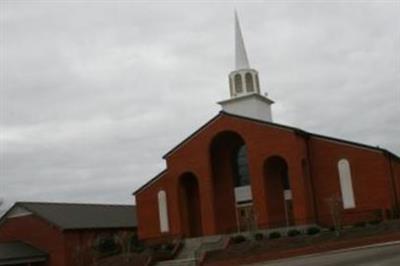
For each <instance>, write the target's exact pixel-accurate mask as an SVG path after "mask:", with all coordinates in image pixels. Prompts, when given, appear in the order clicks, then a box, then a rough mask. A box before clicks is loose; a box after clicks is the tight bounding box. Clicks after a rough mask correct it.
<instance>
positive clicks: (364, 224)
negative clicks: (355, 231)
mask: <svg viewBox="0 0 400 266" xmlns="http://www.w3.org/2000/svg"><path fill="white" fill-rule="evenodd" d="M366 225H367V223H366V222H358V223H355V224H354V227H365V226H366Z"/></svg>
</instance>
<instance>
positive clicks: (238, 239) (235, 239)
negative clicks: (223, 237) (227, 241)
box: [231, 235, 246, 244]
mask: <svg viewBox="0 0 400 266" xmlns="http://www.w3.org/2000/svg"><path fill="white" fill-rule="evenodd" d="M231 239H232V241H233V243H235V244H238V243H241V242H244V241H246V237H245V236H242V235H236V236H233V237H232V238H231Z"/></svg>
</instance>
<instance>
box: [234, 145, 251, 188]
mask: <svg viewBox="0 0 400 266" xmlns="http://www.w3.org/2000/svg"><path fill="white" fill-rule="evenodd" d="M234 160H235V164H234V165H235V168H236V169H235V170H236V176H235V187H241V186H248V185H250V173H249V162H248V159H247V149H246V145H242V146H241V147H240V148H239V149H238V151H237V153H236V154H235V158H234Z"/></svg>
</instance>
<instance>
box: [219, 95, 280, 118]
mask: <svg viewBox="0 0 400 266" xmlns="http://www.w3.org/2000/svg"><path fill="white" fill-rule="evenodd" d="M273 103H274V102H273V101H272V100H270V99H269V98H267V97H265V96H262V95H260V94H258V93H251V94H246V95H243V96H239V97H234V98H231V99H228V100H224V101H220V102H218V104H219V105H221V106H222V110H223V111H224V112H227V113H230V114H234V115H239V116H245V117H249V118H253V119H258V120H262V121H267V122H272V112H271V105H272V104H273Z"/></svg>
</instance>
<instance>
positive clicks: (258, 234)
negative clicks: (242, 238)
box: [254, 233, 264, 241]
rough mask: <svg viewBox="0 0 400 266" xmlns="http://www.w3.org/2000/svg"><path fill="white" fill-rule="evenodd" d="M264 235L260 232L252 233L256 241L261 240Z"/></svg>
mask: <svg viewBox="0 0 400 266" xmlns="http://www.w3.org/2000/svg"><path fill="white" fill-rule="evenodd" d="M263 238H264V235H263V234H262V233H256V234H254V239H255V240H257V241H260V240H263Z"/></svg>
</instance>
